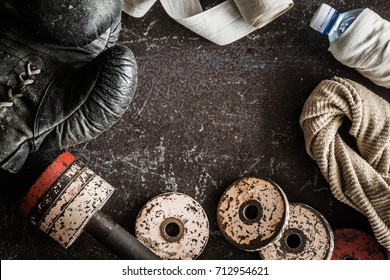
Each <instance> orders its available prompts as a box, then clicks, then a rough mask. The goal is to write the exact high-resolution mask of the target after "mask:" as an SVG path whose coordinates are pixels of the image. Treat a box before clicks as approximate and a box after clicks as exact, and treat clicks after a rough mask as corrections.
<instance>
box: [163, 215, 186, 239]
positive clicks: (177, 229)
mask: <svg viewBox="0 0 390 280" xmlns="http://www.w3.org/2000/svg"><path fill="white" fill-rule="evenodd" d="M160 233H161V236H162V237H163V238H164V239H165V240H166V241H168V242H176V241H179V240H180V239H181V238H182V237H183V235H184V224H183V222H182V221H180V220H179V219H177V218H173V217H172V218H168V219H165V220H164V221H163V222H162V223H161V225H160Z"/></svg>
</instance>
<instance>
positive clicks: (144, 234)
mask: <svg viewBox="0 0 390 280" xmlns="http://www.w3.org/2000/svg"><path fill="white" fill-rule="evenodd" d="M135 236H136V237H137V239H138V240H139V241H141V242H142V243H143V244H144V245H145V246H146V247H148V248H149V249H150V250H152V251H153V252H154V253H155V254H156V255H158V256H159V257H160V258H161V259H166V260H168V259H175V260H183V259H187V260H191V259H196V258H197V257H198V256H199V255H200V254H201V253H202V251H203V249H204V248H205V246H206V244H207V241H208V238H209V222H208V218H207V215H206V213H205V211H204V209H203V208H202V206H201V205H200V204H199V203H198V202H197V201H196V200H194V199H193V198H191V197H190V196H188V195H185V194H182V193H177V192H168V193H163V194H160V195H158V196H156V197H154V198H152V199H151V200H149V201H148V202H147V203H146V204H145V206H144V207H143V208H142V209H141V211H140V212H139V214H138V217H137V220H136V225H135Z"/></svg>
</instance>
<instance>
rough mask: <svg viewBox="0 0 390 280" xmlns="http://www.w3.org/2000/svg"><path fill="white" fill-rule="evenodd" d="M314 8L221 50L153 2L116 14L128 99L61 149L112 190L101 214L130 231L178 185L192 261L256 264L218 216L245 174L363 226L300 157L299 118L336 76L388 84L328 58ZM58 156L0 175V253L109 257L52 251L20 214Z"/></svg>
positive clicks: (90, 248) (305, 5) (334, 221)
mask: <svg viewBox="0 0 390 280" xmlns="http://www.w3.org/2000/svg"><path fill="white" fill-rule="evenodd" d="M219 2H222V1H207V4H208V5H207V6H208V7H210V6H212V5H215V4H216V3H219ZM203 3H206V1H203ZM321 3H322V1H319V0H315V1H307V0H304V1H298V0H296V1H295V6H294V8H293V9H292V10H290V11H289V12H287V13H286V14H285V15H283V16H281V17H280V18H278V19H277V20H275V21H273V22H271V23H270V24H269V25H267V26H266V27H264V28H262V29H260V30H257V31H255V32H254V33H252V34H250V35H249V36H247V37H245V38H243V39H241V40H239V41H237V42H234V43H232V44H230V45H227V46H217V45H215V44H213V43H211V42H209V41H207V40H205V39H203V38H201V37H199V36H198V35H196V34H195V33H192V32H191V31H189V30H187V29H186V28H184V27H182V26H181V25H179V24H178V23H176V22H175V21H173V20H172V19H171V18H169V16H168V15H167V14H166V13H165V11H164V10H163V8H162V7H161V5H160V4H159V3H157V4H155V5H154V6H153V8H152V10H151V11H150V12H149V13H147V14H146V16H144V17H143V18H141V19H135V18H131V17H129V16H127V15H125V14H124V15H123V30H122V33H121V38H120V41H121V42H122V43H123V44H125V45H126V46H128V47H129V48H131V49H132V50H133V52H134V54H135V55H136V58H137V62H138V66H139V84H138V89H137V93H136V96H135V99H134V101H133V102H132V104H131V106H130V108H129V110H128V111H127V112H126V113H125V115H124V116H123V118H122V119H121V120H120V121H119V122H118V123H117V124H115V125H114V127H112V128H111V129H110V130H109V131H107V132H106V133H104V134H103V135H101V136H100V137H98V138H97V139H95V140H93V141H90V142H88V143H87V144H84V145H80V146H77V147H73V148H71V149H70V151H71V152H72V153H73V154H74V155H76V156H78V157H79V158H81V159H82V160H83V161H84V162H85V163H86V164H87V165H88V166H89V167H90V168H91V169H92V170H94V171H95V172H96V173H97V174H99V175H100V176H101V177H103V178H104V179H105V180H106V181H108V182H109V183H110V184H111V185H112V186H114V187H115V188H116V192H115V193H114V195H113V197H112V198H111V200H110V201H108V203H107V204H106V206H105V207H104V209H103V210H104V212H105V213H106V214H108V215H110V216H111V217H112V218H113V219H114V220H116V221H117V222H118V223H119V224H121V225H122V226H123V227H124V228H126V229H127V230H129V231H130V232H131V233H134V224H135V218H136V215H137V213H138V211H139V210H140V209H141V208H142V206H143V205H144V204H145V203H146V202H147V201H148V200H149V199H151V198H152V197H154V196H155V195H158V194H160V193H163V192H167V191H177V192H182V193H185V194H188V195H190V196H191V197H193V198H194V199H196V200H197V201H198V202H199V203H200V204H201V205H202V206H203V207H204V209H205V211H206V213H207V215H208V217H209V221H210V239H209V242H208V244H207V246H206V248H205V250H204V252H203V253H202V255H201V256H200V257H199V258H200V259H258V258H259V256H258V254H257V253H249V252H245V251H241V250H239V249H236V248H235V247H233V246H232V245H230V243H228V242H227V241H226V240H225V239H224V237H223V236H222V234H221V233H220V232H219V229H218V225H217V222H216V207H217V204H218V201H219V198H220V197H221V195H222V193H223V192H224V190H225V189H226V188H227V187H228V186H229V185H230V184H231V183H233V182H234V181H235V180H237V179H239V178H241V177H243V176H256V177H261V178H270V179H272V180H273V181H275V182H276V183H277V184H279V186H280V187H281V188H282V189H283V190H284V191H285V193H286V195H287V197H288V199H289V201H290V202H301V203H305V204H308V205H310V206H312V207H314V208H315V209H317V210H318V211H319V212H321V213H322V214H323V215H324V216H325V218H326V219H327V220H328V222H329V223H330V225H331V227H332V228H333V230H335V229H338V228H345V227H352V228H356V229H361V230H364V231H366V232H369V233H371V229H370V227H369V224H368V222H367V220H366V218H365V217H364V216H363V215H361V214H360V213H358V212H356V211H355V210H353V209H351V208H350V207H348V206H346V205H344V204H341V203H340V202H338V201H337V200H336V199H335V198H334V197H333V196H332V194H331V192H330V190H329V186H328V184H327V182H326V181H325V179H324V178H323V176H322V174H321V172H320V171H319V169H318V167H317V165H316V163H315V162H314V161H313V160H312V159H311V158H309V156H308V155H307V154H306V152H305V148H304V140H303V133H302V131H301V129H300V126H299V123H298V119H299V115H300V113H301V110H302V107H303V104H304V102H305V100H306V98H307V97H308V96H309V95H310V93H311V91H312V90H313V89H314V88H315V87H316V85H317V84H318V83H319V82H320V81H321V80H323V79H327V78H331V77H333V76H335V75H337V76H341V77H346V78H350V79H353V80H355V81H357V82H360V83H361V84H363V85H365V86H366V87H368V88H369V89H371V90H373V91H374V92H376V93H377V94H379V95H381V96H382V97H384V98H385V99H387V100H390V96H389V93H388V90H386V89H385V88H381V87H379V86H376V85H374V84H373V83H372V82H370V81H369V80H367V79H365V78H364V77H362V76H360V75H359V74H358V73H357V72H356V71H355V70H353V69H349V68H347V67H345V66H343V65H342V64H341V63H339V62H338V61H336V60H335V59H334V58H333V57H332V55H331V54H330V53H329V52H328V51H327V46H328V44H327V40H326V38H325V37H321V36H320V34H318V33H316V32H315V31H314V30H312V29H311V28H310V27H309V22H310V20H311V17H312V15H313V14H314V12H315V11H316V9H317V8H318V6H319V5H320V4H321ZM328 3H329V4H330V5H333V6H334V7H337V8H339V9H340V10H349V9H351V8H357V7H369V8H371V9H372V10H374V11H377V12H378V13H379V14H380V15H381V16H382V17H384V18H386V19H390V3H389V2H388V1H387V0H376V1H368V0H355V1H352V0H345V1H333V0H332V1H328ZM58 153H59V151H53V152H50V153H39V152H37V153H35V154H32V155H31V156H30V157H29V159H28V162H27V164H26V165H25V167H24V168H23V170H22V171H21V173H20V174H17V175H11V174H7V173H5V172H3V171H1V172H0V176H1V177H0V178H1V188H0V236H1V238H0V257H1V259H115V258H116V256H115V255H113V254H112V253H110V252H109V251H108V250H106V249H105V248H104V247H102V246H101V245H100V244H99V243H98V242H97V241H95V240H94V239H93V238H92V237H91V236H89V235H88V234H87V233H85V234H83V235H82V236H81V237H80V238H79V239H78V240H77V241H76V242H75V243H74V245H73V246H72V247H71V248H69V249H67V250H65V249H62V248H61V247H59V246H58V245H57V244H56V243H55V242H54V241H52V240H50V239H49V238H48V237H47V236H45V235H44V234H43V233H41V232H40V231H39V230H38V229H36V228H34V227H33V226H32V225H30V224H29V223H27V222H26V221H25V220H24V219H23V218H22V217H20V215H19V213H18V210H17V207H18V201H19V199H20V198H21V196H22V195H23V194H24V192H25V191H26V190H27V188H28V186H29V185H30V184H31V183H32V182H33V181H34V180H35V179H36V178H37V176H38V175H39V174H38V173H37V171H36V170H37V168H36V164H37V162H38V161H40V160H43V159H46V160H48V159H52V158H53V157H54V156H56V155H57V154H58Z"/></svg>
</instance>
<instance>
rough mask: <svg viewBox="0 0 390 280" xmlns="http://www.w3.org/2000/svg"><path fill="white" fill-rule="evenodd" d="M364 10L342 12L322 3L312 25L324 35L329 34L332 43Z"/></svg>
mask: <svg viewBox="0 0 390 280" xmlns="http://www.w3.org/2000/svg"><path fill="white" fill-rule="evenodd" d="M362 11H363V9H355V10H351V11H348V12H345V13H340V12H339V11H337V10H336V9H334V8H332V7H331V6H329V5H327V4H321V6H320V7H319V8H318V10H317V12H316V13H315V14H314V16H313V18H312V20H311V22H310V26H311V27H312V28H313V29H314V30H316V31H318V32H321V34H322V35H327V36H328V39H329V43H330V44H332V43H333V42H334V41H336V40H337V39H338V38H339V37H340V36H341V34H343V32H344V31H345V30H347V28H348V27H349V26H350V25H351V24H352V22H353V21H354V20H355V19H356V18H357V17H358V15H359V14H360V13H361V12H362Z"/></svg>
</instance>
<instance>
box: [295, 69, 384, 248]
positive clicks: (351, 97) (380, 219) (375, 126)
mask: <svg viewBox="0 0 390 280" xmlns="http://www.w3.org/2000/svg"><path fill="white" fill-rule="evenodd" d="M345 117H347V118H349V119H350V120H351V122H352V126H351V128H350V131H349V133H350V134H351V135H352V136H353V137H354V138H355V139H356V146H357V150H354V149H353V148H351V147H350V146H348V144H347V143H346V142H345V141H344V140H343V138H342V137H341V135H340V134H339V128H340V126H341V124H342V122H343V119H344V118H345ZM300 125H301V128H302V130H303V132H304V138H305V143H306V151H307V153H308V154H309V155H310V156H311V157H312V158H313V159H314V160H315V161H316V162H317V164H318V166H319V168H320V170H321V172H322V174H323V176H324V177H325V179H326V180H327V181H328V183H329V185H330V188H331V191H332V193H333V195H334V196H335V197H336V198H337V199H338V200H340V201H342V202H344V203H346V204H348V205H350V206H352V207H353V208H355V209H356V210H358V211H360V212H361V213H363V214H364V215H365V216H367V218H368V220H369V222H370V224H371V227H372V229H373V232H374V234H375V236H376V238H377V240H378V242H379V243H380V244H382V245H383V246H384V247H385V248H386V249H387V250H390V175H389V169H390V104H389V103H388V102H387V101H386V100H384V99H382V98H381V97H379V96H378V95H376V94H374V93H373V92H371V91H370V90H368V89H367V88H365V87H363V86H362V85H360V84H358V83H355V82H353V81H350V80H346V79H342V78H337V77H335V78H333V79H332V80H325V81H322V82H321V83H320V84H319V85H318V86H317V87H316V89H315V90H314V91H313V93H312V94H311V95H310V96H309V98H308V99H307V101H306V103H305V105H304V108H303V111H302V114H301V117H300Z"/></svg>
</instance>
